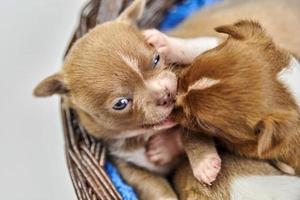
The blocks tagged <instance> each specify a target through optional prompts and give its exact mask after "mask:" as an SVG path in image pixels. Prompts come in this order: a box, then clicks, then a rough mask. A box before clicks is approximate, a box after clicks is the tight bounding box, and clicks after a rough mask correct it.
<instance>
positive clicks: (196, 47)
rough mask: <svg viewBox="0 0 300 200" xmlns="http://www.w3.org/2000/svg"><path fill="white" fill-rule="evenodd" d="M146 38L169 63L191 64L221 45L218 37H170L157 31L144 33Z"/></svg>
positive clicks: (151, 30) (152, 30)
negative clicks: (204, 53) (199, 56)
mask: <svg viewBox="0 0 300 200" xmlns="http://www.w3.org/2000/svg"><path fill="white" fill-rule="evenodd" d="M144 36H145V38H146V41H147V42H148V43H149V44H151V45H153V46H154V47H155V49H156V50H157V51H158V52H159V53H160V54H162V55H163V56H164V57H165V59H166V62H167V63H179V64H190V63H191V62H192V61H193V60H194V58H196V57H197V56H198V55H200V54H202V53H203V52H205V51H207V50H209V49H212V48H214V47H216V46H217V45H218V44H219V43H220V41H219V39H218V38H216V37H199V38H193V39H180V38H175V37H169V36H167V35H165V34H163V33H162V32H160V31H158V30H156V29H150V30H146V31H144Z"/></svg>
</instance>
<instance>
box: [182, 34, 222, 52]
mask: <svg viewBox="0 0 300 200" xmlns="http://www.w3.org/2000/svg"><path fill="white" fill-rule="evenodd" d="M184 40H185V42H186V44H187V45H189V46H190V48H191V49H194V52H195V55H196V56H197V55H199V54H202V53H204V52H205V51H208V50H210V49H213V48H215V47H216V46H218V44H219V43H220V41H219V39H218V38H217V37H198V38H192V39H184Z"/></svg>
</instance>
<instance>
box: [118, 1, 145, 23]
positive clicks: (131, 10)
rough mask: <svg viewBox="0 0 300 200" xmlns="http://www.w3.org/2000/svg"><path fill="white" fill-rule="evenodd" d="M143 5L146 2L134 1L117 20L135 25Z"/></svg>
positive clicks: (141, 12)
mask: <svg viewBox="0 0 300 200" xmlns="http://www.w3.org/2000/svg"><path fill="white" fill-rule="evenodd" d="M145 5H146V0H134V1H133V3H132V4H131V5H130V6H129V7H128V8H126V9H125V10H124V11H123V12H122V13H121V14H120V16H119V17H118V18H117V20H118V21H123V22H126V23H129V24H136V22H137V21H138V20H139V19H140V18H141V17H142V14H143V12H144V9H145Z"/></svg>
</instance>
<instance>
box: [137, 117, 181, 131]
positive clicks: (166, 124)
mask: <svg viewBox="0 0 300 200" xmlns="http://www.w3.org/2000/svg"><path fill="white" fill-rule="evenodd" d="M176 125H177V122H175V121H174V120H173V119H172V118H171V117H170V116H167V117H166V118H164V119H163V120H161V121H160V122H158V123H155V124H144V125H142V128H144V129H153V130H163V129H169V128H172V127H174V126H176Z"/></svg>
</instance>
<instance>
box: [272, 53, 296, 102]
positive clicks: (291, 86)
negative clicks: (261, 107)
mask: <svg viewBox="0 0 300 200" xmlns="http://www.w3.org/2000/svg"><path fill="white" fill-rule="evenodd" d="M277 78H278V80H279V81H280V82H281V83H282V84H284V85H285V86H286V88H287V89H288V90H289V91H290V92H291V94H292V95H293V96H294V98H295V100H296V102H297V104H298V106H299V107H300V64H299V61H298V60H297V59H296V58H294V57H291V60H290V63H289V65H288V66H287V67H286V68H284V69H283V70H281V71H280V72H279V73H278V74H277Z"/></svg>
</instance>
